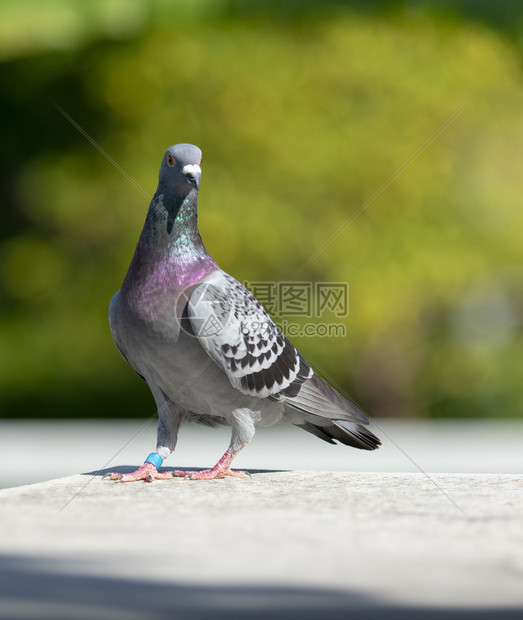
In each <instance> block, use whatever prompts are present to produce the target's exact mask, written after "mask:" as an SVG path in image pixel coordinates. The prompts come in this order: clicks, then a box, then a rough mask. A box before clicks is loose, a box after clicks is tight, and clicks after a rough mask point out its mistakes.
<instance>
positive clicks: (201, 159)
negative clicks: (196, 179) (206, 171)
mask: <svg viewBox="0 0 523 620" xmlns="http://www.w3.org/2000/svg"><path fill="white" fill-rule="evenodd" d="M202 161H203V155H202V156H201V157H200V163H199V164H198V166H201V165H202Z"/></svg>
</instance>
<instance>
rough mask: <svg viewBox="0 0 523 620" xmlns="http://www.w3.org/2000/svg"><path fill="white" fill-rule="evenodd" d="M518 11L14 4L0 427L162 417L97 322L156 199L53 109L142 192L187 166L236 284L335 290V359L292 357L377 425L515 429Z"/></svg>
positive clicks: (466, 6) (8, 11)
mask: <svg viewBox="0 0 523 620" xmlns="http://www.w3.org/2000/svg"><path fill="white" fill-rule="evenodd" d="M520 7H521V4H520V3H519V2H508V1H506V2H503V1H502V2H496V3H493V2H465V1H463V2H439V3H437V2H428V1H427V2H422V1H420V2H378V1H373V2H368V3H364V2H299V3H298V2H284V3H276V2H232V1H231V2H226V1H221V0H191V1H190V2H186V1H184V2H181V1H180V2H167V1H166V0H155V1H153V0H149V1H148V2H145V1H142V0H140V1H139V0H112V1H111V2H103V1H101V0H97V1H94V0H93V1H91V2H79V1H77V2H75V1H67V0H48V1H47V2H46V3H37V2H34V1H27V0H25V1H22V0H17V1H12V0H4V2H3V3H2V4H1V6H0V90H1V96H0V111H1V113H0V117H1V118H0V123H1V135H2V149H1V153H0V161H1V204H2V210H1V213H0V226H1V228H0V295H1V306H0V330H1V331H0V367H1V371H2V372H1V376H0V406H1V411H2V415H4V416H11V417H22V416H25V417H40V416H67V417H74V416H104V417H109V416H113V417H118V416H123V417H127V416H147V415H150V414H151V413H153V411H154V405H153V402H152V399H151V397H150V395H149V393H148V390H147V387H146V386H145V384H143V383H142V382H141V381H140V380H139V379H138V378H137V377H136V376H135V375H134V374H133V373H132V371H131V370H130V369H129V368H128V366H127V365H126V363H125V362H124V361H123V360H122V359H121V358H120V357H119V355H118V353H117V351H116V349H115V348H114V346H113V343H112V340H111V336H110V333H109V329H108V324H107V306H108V303H109V300H110V298H111V296H112V294H113V293H114V292H115V291H116V290H117V289H118V288H119V286H120V284H121V281H122V279H123V276H124V275H125V272H126V269H127V266H128V264H129V261H130V258H131V256H132V253H133V250H134V245H135V243H136V241H137V238H138V235H139V232H140V230H141V226H142V223H143V220H144V217H145V213H146V210H147V207H148V204H147V200H146V199H145V198H144V196H143V195H142V194H141V193H140V192H139V191H137V188H136V187H135V186H134V185H133V184H132V183H130V182H129V180H128V179H127V178H125V176H122V175H121V174H120V173H119V171H118V170H117V169H116V168H115V167H114V166H113V165H112V164H111V163H110V162H109V161H108V160H107V159H105V158H104V157H103V156H102V155H101V154H100V152H98V151H97V150H96V149H95V148H94V147H93V145H92V144H91V143H90V142H89V141H88V140H87V139H86V138H85V137H84V136H83V135H82V134H81V133H80V132H79V131H77V130H76V129H75V128H74V127H73V126H72V125H71V124H70V123H69V122H68V121H67V120H66V118H65V117H64V116H63V115H62V114H61V113H60V112H59V110H58V109H57V108H56V107H55V105H54V104H58V105H59V106H61V107H62V108H63V109H64V110H65V111H66V112H67V113H68V114H70V115H71V117H72V118H73V119H74V120H75V121H76V122H77V123H78V124H79V125H80V126H81V127H82V128H83V129H84V130H85V132H87V133H88V134H89V135H90V136H92V137H93V139H94V140H96V142H97V143H99V144H100V145H101V146H102V147H103V149H105V151H107V153H109V154H110V155H111V157H113V158H114V160H115V161H116V162H117V163H118V165H119V166H121V167H122V169H123V170H125V171H126V172H127V174H128V175H129V176H130V177H131V178H132V179H133V180H134V181H135V182H136V184H138V185H139V186H140V187H141V188H143V189H144V190H145V192H146V193H147V194H148V195H152V194H153V193H154V190H155V187H156V178H157V170H158V167H159V163H160V160H161V157H162V154H163V152H164V150H165V148H166V147H167V146H169V145H171V144H173V143H176V142H183V141H187V142H192V143H195V144H198V145H199V146H200V147H201V148H202V149H203V152H204V163H203V166H204V175H203V180H202V185H201V191H200V227H201V231H202V235H203V237H204V240H205V242H206V245H207V247H208V249H209V250H210V252H211V254H212V255H213V256H214V257H215V259H216V260H217V261H218V262H219V264H220V265H221V266H222V267H223V268H224V269H225V270H226V271H228V272H229V273H231V274H233V275H234V276H235V277H236V278H237V279H239V280H240V281H244V280H249V281H256V280H265V281H281V280H283V281H290V280H306V281H314V282H316V281H326V282H328V281H347V282H349V284H350V314H349V316H348V318H346V319H345V323H346V326H347V337H345V338H305V337H304V338H301V339H299V338H295V339H294V342H295V344H296V345H297V346H298V347H299V348H300V349H301V350H302V351H303V353H304V354H305V355H306V356H308V357H309V359H310V360H311V361H312V363H313V365H315V366H316V368H318V369H320V370H323V371H324V372H326V373H327V374H328V375H329V376H330V377H332V378H333V379H334V380H335V381H337V382H338V383H339V384H340V385H341V386H342V387H343V388H344V389H345V390H347V392H348V393H349V394H351V395H352V396H353V397H354V398H355V399H356V400H357V401H358V402H360V404H361V405H362V406H363V407H364V408H365V409H366V410H367V411H368V412H369V414H370V415H372V416H374V415H401V416H457V417H466V416H499V417H506V416H521V415H523V411H522V405H521V400H522V399H521V396H522V389H521V385H522V379H521V378H522V376H523V356H522V353H521V352H522V344H523V342H522V319H521V317H522V309H523V253H522V240H521V237H522V230H523V210H522V203H521V185H522V184H521V178H522V169H521V147H522V137H523V117H522V110H523V81H522V64H521V41H522V38H521V36H522V32H523V30H522V15H521V8H520ZM463 106H465V108H464V110H463V112H462V113H461V114H460V115H459V116H458V117H457V118H456V119H455V120H454V121H453V122H452V123H451V124H450V125H449V126H448V127H447V128H446V129H444V130H443V131H442V132H441V133H440V134H438V135H437V137H436V138H435V139H434V140H433V141H432V142H431V143H430V145H429V146H428V147H427V148H426V149H425V150H424V151H423V152H422V153H420V154H419V155H418V157H417V158H416V159H414V160H413V161H411V163H410V164H409V165H408V166H407V167H406V168H405V169H404V170H403V171H402V172H401V173H400V174H399V175H398V176H397V177H396V178H395V179H394V180H393V182H392V183H390V185H388V186H387V187H386V188H385V190H384V191H383V192H382V193H381V194H379V195H378V196H377V197H376V198H375V199H374V200H373V201H372V202H371V203H370V204H369V205H368V207H367V208H366V209H365V210H364V211H363V212H362V213H361V214H360V215H359V216H358V217H357V219H355V220H354V221H353V222H351V223H350V225H348V226H347V227H346V228H345V229H344V230H343V232H342V233H341V234H340V235H339V236H337V237H336V238H334V239H333V241H332V243H330V244H329V245H328V246H326V247H325V249H324V250H323V251H322V252H321V253H320V254H319V255H318V256H316V258H315V259H314V260H313V261H312V262H311V263H310V264H308V265H307V267H306V268H305V269H303V270H300V268H301V266H302V265H303V264H304V263H306V261H308V259H309V258H310V257H311V256H312V255H313V254H314V253H315V252H316V251H317V250H318V249H319V248H320V247H321V246H322V245H323V244H325V243H326V242H327V241H328V240H329V239H330V238H331V237H332V236H333V235H335V233H336V232H337V231H338V230H339V229H340V228H341V227H342V226H343V225H344V224H345V223H346V222H347V221H348V220H349V219H350V218H351V217H352V216H353V215H354V214H355V213H356V212H357V211H358V210H359V209H360V208H361V206H362V205H363V204H365V202H366V201H368V200H369V198H371V197H372V196H373V195H374V194H375V193H376V192H377V191H378V190H380V188H381V187H382V186H383V185H384V184H385V183H386V182H387V181H388V180H389V179H390V178H391V177H392V176H393V175H394V174H395V173H396V172H397V171H398V170H400V169H401V168H402V166H403V165H404V164H405V163H406V162H408V161H409V160H410V158H411V157H412V156H413V155H414V154H415V153H417V152H418V150H419V149H420V148H421V147H422V146H423V145H424V144H426V142H427V141H428V140H429V139H430V138H431V137H432V136H434V134H436V132H437V131H438V130H439V129H440V128H441V127H442V126H443V125H444V124H445V123H446V122H447V121H448V120H449V118H451V117H452V116H453V115H454V114H455V113H456V112H457V111H458V110H460V109H461V108H462V107H463ZM327 318H328V317H327ZM331 319H332V320H334V318H333V317H331Z"/></svg>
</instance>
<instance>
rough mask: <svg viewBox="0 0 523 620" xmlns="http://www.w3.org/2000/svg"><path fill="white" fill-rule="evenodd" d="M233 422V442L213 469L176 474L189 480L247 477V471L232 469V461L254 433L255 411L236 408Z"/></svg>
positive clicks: (177, 472)
mask: <svg viewBox="0 0 523 620" xmlns="http://www.w3.org/2000/svg"><path fill="white" fill-rule="evenodd" d="M230 422H231V424H232V436H231V443H230V445H229V447H228V448H227V452H226V453H225V454H224V455H223V456H222V458H221V459H220V460H219V461H218V462H217V463H216V465H215V466H214V467H213V468H212V469H203V470H201V471H195V472H190V471H175V472H174V475H175V476H179V477H182V478H187V479H188V480H214V479H215V478H225V476H232V477H234V478H245V476H246V475H248V474H246V472H244V471H237V470H233V469H231V468H230V467H231V463H232V461H233V459H234V458H235V457H236V455H237V454H238V452H239V451H240V450H241V449H242V448H244V447H245V446H246V445H247V444H248V443H249V441H250V440H251V439H252V437H253V435H254V422H253V412H252V411H250V410H249V409H243V408H242V409H235V410H234V411H233V412H232V415H231V417H230Z"/></svg>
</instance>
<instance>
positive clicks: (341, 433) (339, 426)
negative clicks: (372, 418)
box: [294, 420, 381, 450]
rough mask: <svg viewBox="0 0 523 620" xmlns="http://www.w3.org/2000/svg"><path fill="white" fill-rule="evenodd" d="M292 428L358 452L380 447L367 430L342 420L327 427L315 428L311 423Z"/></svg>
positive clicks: (372, 434)
mask: <svg viewBox="0 0 523 620" xmlns="http://www.w3.org/2000/svg"><path fill="white" fill-rule="evenodd" d="M294 426H298V427H299V428H302V429H303V430H304V431H307V432H308V433H312V434H313V435H316V437H319V438H320V439H323V441H327V442H328V443H333V444H335V443H336V441H339V442H340V443H343V444H345V445H346V446H352V447H353V448H359V449H360V450H376V448H378V447H379V446H380V445H381V441H380V440H379V439H378V438H377V437H376V435H374V433H372V432H371V431H369V429H367V428H365V427H364V426H362V425H361V424H353V423H351V422H344V421H343V420H336V421H335V422H333V423H332V424H330V425H329V426H319V425H318V426H317V425H316V424H313V423H312V422H301V423H300V424H295V425H294Z"/></svg>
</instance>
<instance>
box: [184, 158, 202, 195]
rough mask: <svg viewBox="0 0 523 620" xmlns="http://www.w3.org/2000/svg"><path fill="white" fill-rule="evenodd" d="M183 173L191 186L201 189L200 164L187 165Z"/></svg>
mask: <svg viewBox="0 0 523 620" xmlns="http://www.w3.org/2000/svg"><path fill="white" fill-rule="evenodd" d="M182 172H183V174H184V175H185V176H186V177H187V181H188V182H189V184H190V185H192V186H193V187H194V189H196V190H197V189H198V188H199V187H200V176H201V174H202V169H201V168H200V166H198V164H187V166H184V167H183V168H182Z"/></svg>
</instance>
